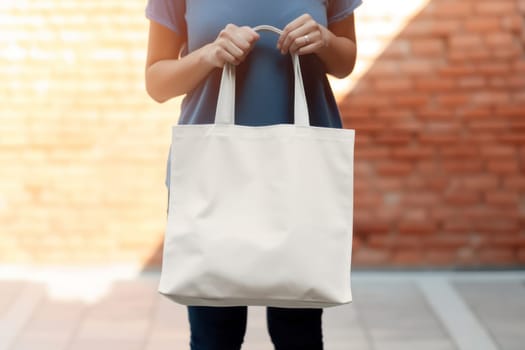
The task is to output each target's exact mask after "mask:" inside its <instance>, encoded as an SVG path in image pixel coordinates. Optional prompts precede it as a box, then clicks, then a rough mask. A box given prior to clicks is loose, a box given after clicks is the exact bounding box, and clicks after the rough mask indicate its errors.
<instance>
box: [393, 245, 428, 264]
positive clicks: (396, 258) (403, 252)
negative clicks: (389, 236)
mask: <svg viewBox="0 0 525 350" xmlns="http://www.w3.org/2000/svg"><path fill="white" fill-rule="evenodd" d="M423 260H424V256H423V252H421V251H419V250H414V249H398V250H396V251H395V252H394V253H393V255H392V258H391V263H392V264H394V265H398V266H399V265H400V266H413V265H420V264H421V263H422V262H423Z"/></svg>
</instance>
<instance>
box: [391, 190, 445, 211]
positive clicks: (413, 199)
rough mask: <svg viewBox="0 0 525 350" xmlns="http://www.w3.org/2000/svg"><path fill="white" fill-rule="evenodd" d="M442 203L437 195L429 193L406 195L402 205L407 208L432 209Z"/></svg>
mask: <svg viewBox="0 0 525 350" xmlns="http://www.w3.org/2000/svg"><path fill="white" fill-rule="evenodd" d="M439 202H440V200H439V196H438V194H437V193H431V192H428V191H425V192H418V193H406V194H405V195H404V196H403V198H402V200H401V204H402V205H405V206H407V207H430V206H434V205H438V204H439Z"/></svg>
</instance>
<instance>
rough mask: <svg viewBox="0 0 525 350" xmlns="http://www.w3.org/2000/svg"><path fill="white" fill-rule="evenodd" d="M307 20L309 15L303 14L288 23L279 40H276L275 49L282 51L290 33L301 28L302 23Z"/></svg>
mask: <svg viewBox="0 0 525 350" xmlns="http://www.w3.org/2000/svg"><path fill="white" fill-rule="evenodd" d="M309 19H311V17H310V15H308V14H304V15H302V16H299V17H297V18H296V19H294V20H293V21H291V22H290V23H288V24H287V25H286V27H284V29H283V32H282V33H281V35H280V36H279V40H277V48H278V49H282V47H283V45H284V44H285V42H286V40H287V38H288V36H289V35H290V33H291V32H293V31H294V30H297V29H298V28H300V27H301V26H303V25H304V23H306V22H307V21H308V20H309Z"/></svg>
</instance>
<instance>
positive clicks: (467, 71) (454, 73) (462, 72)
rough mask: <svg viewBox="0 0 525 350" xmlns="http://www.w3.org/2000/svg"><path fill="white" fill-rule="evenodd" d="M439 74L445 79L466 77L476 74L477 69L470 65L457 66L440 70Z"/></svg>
mask: <svg viewBox="0 0 525 350" xmlns="http://www.w3.org/2000/svg"><path fill="white" fill-rule="evenodd" d="M439 73H440V75H442V76H445V77H448V76H450V77H464V76H472V75H473V74H474V73H476V69H475V67H473V66H472V64H470V63H465V64H455V65H448V66H445V67H442V68H440V69H439Z"/></svg>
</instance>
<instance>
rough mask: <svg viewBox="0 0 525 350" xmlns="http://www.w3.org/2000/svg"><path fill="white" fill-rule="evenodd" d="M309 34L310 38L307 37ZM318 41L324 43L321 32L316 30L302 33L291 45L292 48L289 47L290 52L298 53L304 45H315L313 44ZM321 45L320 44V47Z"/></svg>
mask: <svg viewBox="0 0 525 350" xmlns="http://www.w3.org/2000/svg"><path fill="white" fill-rule="evenodd" d="M307 35H308V40H307V39H306V36H307ZM318 43H322V38H321V32H319V31H316V32H310V33H308V34H305V35H302V36H300V37H298V38H297V39H296V40H295V41H294V42H293V43H292V44H291V45H290V48H289V52H290V53H296V52H298V50H299V49H301V48H302V47H305V46H310V45H313V44H318ZM320 46H321V45H319V47H320Z"/></svg>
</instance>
